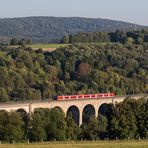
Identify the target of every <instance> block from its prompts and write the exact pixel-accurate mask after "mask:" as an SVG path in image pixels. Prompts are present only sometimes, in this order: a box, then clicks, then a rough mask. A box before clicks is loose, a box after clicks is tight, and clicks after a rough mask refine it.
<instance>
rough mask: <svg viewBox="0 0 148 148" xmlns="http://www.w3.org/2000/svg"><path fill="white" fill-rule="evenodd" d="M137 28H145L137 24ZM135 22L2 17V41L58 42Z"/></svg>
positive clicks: (120, 28) (126, 27)
mask: <svg viewBox="0 0 148 148" xmlns="http://www.w3.org/2000/svg"><path fill="white" fill-rule="evenodd" d="M136 27H137V29H142V28H145V26H142V25H136ZM134 28H135V24H132V23H128V22H122V21H115V20H109V19H100V18H81V17H22V18H1V19H0V41H8V40H10V39H11V38H12V37H15V38H30V39H32V40H33V41H35V42H56V41H58V40H59V39H61V37H62V36H63V35H65V34H74V33H77V32H94V31H106V32H111V31H115V30H117V29H119V30H124V31H127V30H134Z"/></svg>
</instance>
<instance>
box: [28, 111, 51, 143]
mask: <svg viewBox="0 0 148 148" xmlns="http://www.w3.org/2000/svg"><path fill="white" fill-rule="evenodd" d="M49 124H50V110H49V109H36V110H35V111H34V113H33V114H32V116H31V127H30V131H29V137H30V139H31V140H32V141H42V140H46V139H47V131H46V130H47V126H48V125H49Z"/></svg>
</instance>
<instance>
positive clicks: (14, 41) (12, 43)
mask: <svg viewBox="0 0 148 148" xmlns="http://www.w3.org/2000/svg"><path fill="white" fill-rule="evenodd" d="M10 45H18V40H17V39H16V38H12V39H11V41H10Z"/></svg>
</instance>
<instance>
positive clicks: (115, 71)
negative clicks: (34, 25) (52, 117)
mask: <svg viewBox="0 0 148 148" xmlns="http://www.w3.org/2000/svg"><path fill="white" fill-rule="evenodd" d="M147 51H148V44H146V43H145V44H142V45H127V44H125V45H123V44H119V43H117V44H115V43H108V44H75V45H69V46H67V47H62V48H59V49H57V50H55V51H53V52H43V51H42V49H38V50H33V49H31V48H24V47H18V48H11V49H10V48H8V47H3V46H2V47H0V101H1V102H6V101H22V100H42V99H53V98H55V97H56V96H57V95H71V94H87V93H103V92H104V93H105V92H114V93H116V94H117V95H121V94H123V95H124V94H140V93H148V69H147V65H148V52H147Z"/></svg>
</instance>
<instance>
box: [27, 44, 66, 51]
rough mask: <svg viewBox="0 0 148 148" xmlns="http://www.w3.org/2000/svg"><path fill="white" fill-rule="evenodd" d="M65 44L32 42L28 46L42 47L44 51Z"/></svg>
mask: <svg viewBox="0 0 148 148" xmlns="http://www.w3.org/2000/svg"><path fill="white" fill-rule="evenodd" d="M66 45H67V44H32V45H28V47H31V48H33V49H39V48H42V49H43V50H44V51H53V50H55V49H56V48H59V47H64V46H66Z"/></svg>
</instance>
